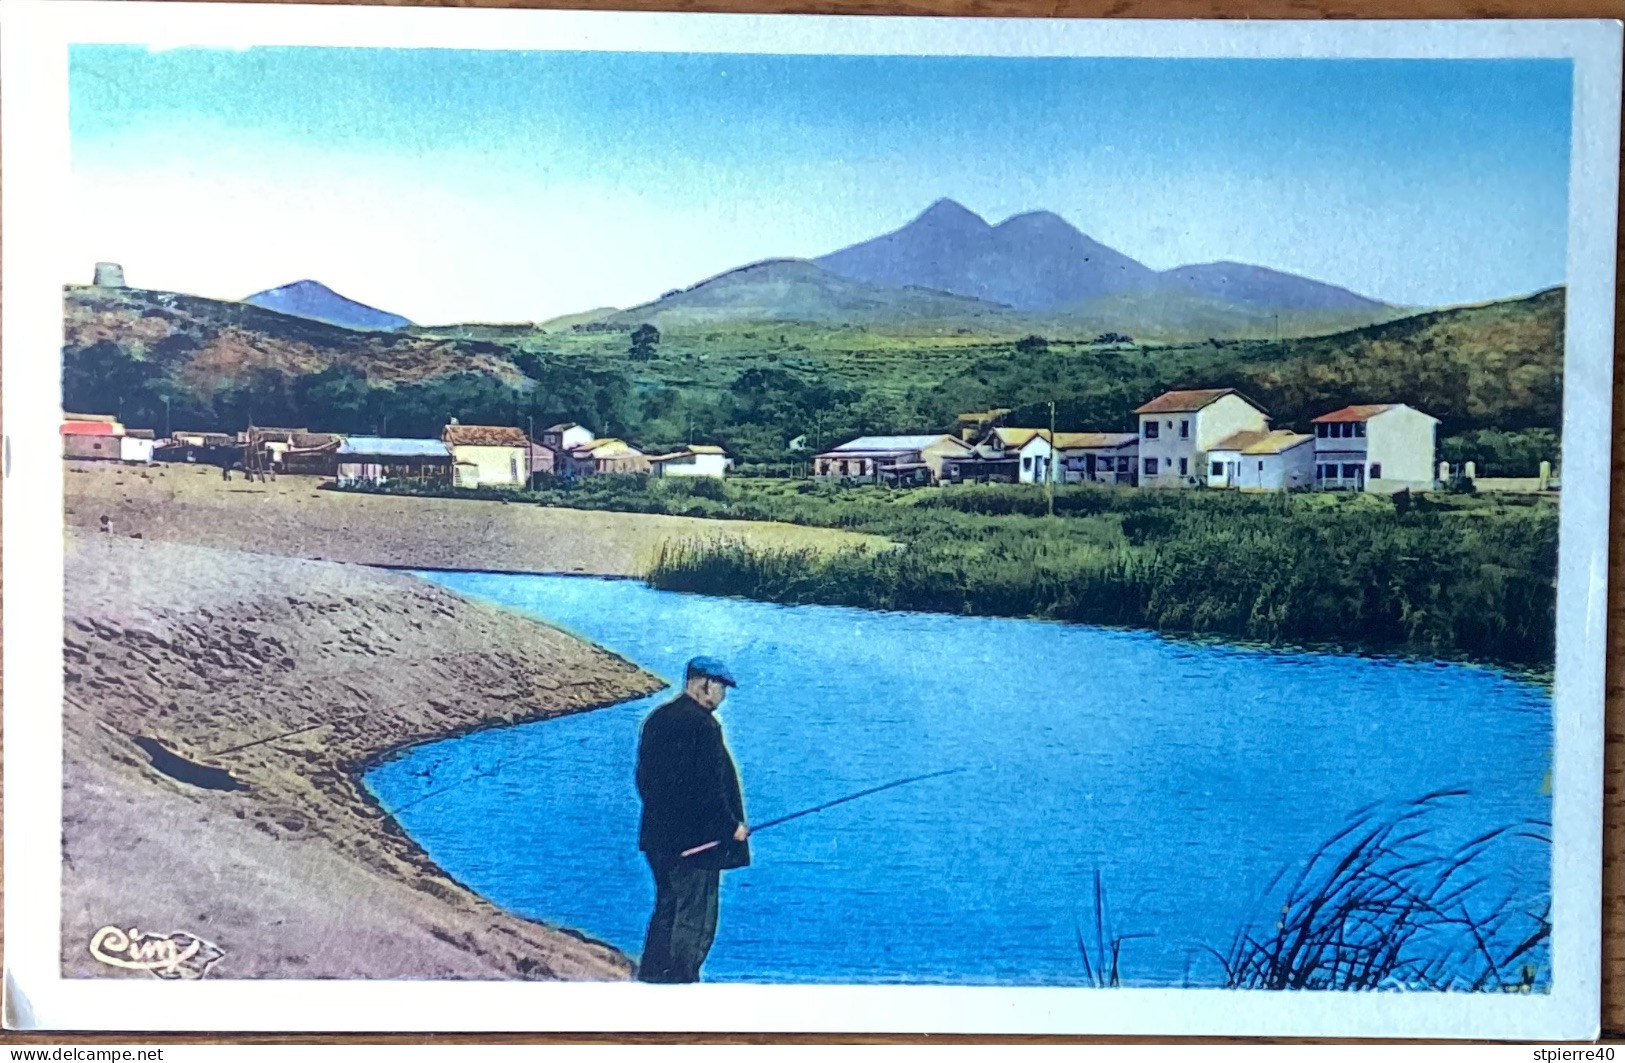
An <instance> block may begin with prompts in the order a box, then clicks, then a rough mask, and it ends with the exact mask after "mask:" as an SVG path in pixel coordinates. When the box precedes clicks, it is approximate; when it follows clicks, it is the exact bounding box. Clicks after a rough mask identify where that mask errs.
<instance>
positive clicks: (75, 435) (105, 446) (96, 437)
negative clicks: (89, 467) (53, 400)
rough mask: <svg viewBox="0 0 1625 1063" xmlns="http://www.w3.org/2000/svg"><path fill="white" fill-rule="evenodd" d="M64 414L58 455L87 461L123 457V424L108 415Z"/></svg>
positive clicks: (110, 459) (111, 459) (113, 459)
mask: <svg viewBox="0 0 1625 1063" xmlns="http://www.w3.org/2000/svg"><path fill="white" fill-rule="evenodd" d="M91 416H92V415H88V414H71V413H70V414H67V415H65V416H64V417H63V420H62V456H63V457H64V458H80V459H89V460H91V461H118V460H119V459H120V458H121V457H122V456H123V446H124V444H123V438H124V426H123V425H121V424H119V423H118V421H116V420H114V419H113V418H111V417H107V418H103V417H100V416H98V417H96V418H95V420H90V419H89V418H90V417H91Z"/></svg>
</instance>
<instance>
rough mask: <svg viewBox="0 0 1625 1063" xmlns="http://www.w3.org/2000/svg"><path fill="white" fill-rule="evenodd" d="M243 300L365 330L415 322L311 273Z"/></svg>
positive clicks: (282, 312) (374, 330)
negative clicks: (362, 300) (337, 288)
mask: <svg viewBox="0 0 1625 1063" xmlns="http://www.w3.org/2000/svg"><path fill="white" fill-rule="evenodd" d="M243 302H245V303H248V304H250V305H252V306H258V307H263V308H264V309H266V310H275V311H276V312H277V313H279V314H288V315H290V316H293V317H303V318H308V319H309V320H311V321H321V322H325V323H326V324H329V325H338V326H339V327H341V328H348V329H356V330H358V331H362V332H393V331H394V330H396V329H402V328H406V327H407V326H408V325H410V324H411V323H412V322H410V321H408V320H407V319H406V318H404V317H401V316H400V315H399V314H391V313H390V312H388V311H387V310H379V309H378V308H377V307H373V306H368V305H367V304H366V303H358V302H356V301H355V300H354V299H347V298H345V297H344V296H342V295H340V294H339V293H338V292H335V291H334V290H333V289H331V288H329V287H328V286H327V285H325V284H323V283H321V282H320V281H314V280H311V279H309V278H308V277H307V278H305V279H303V280H296V281H294V282H293V283H292V284H284V285H282V286H281V287H278V288H267V289H266V290H265V291H263V292H255V293H254V294H253V295H249V296H245V297H244V298H243Z"/></svg>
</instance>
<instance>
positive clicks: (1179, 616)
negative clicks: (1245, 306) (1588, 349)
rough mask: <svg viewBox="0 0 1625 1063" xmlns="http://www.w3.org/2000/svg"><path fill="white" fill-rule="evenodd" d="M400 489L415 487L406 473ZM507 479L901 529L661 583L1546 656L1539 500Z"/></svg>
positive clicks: (692, 548) (1395, 648)
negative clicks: (1049, 507) (838, 549)
mask: <svg viewBox="0 0 1625 1063" xmlns="http://www.w3.org/2000/svg"><path fill="white" fill-rule="evenodd" d="M406 490H411V489H410V488H406ZM503 497H508V498H512V499H515V500H529V501H535V502H539V503H542V504H548V505H560V506H569V507H574V508H580V509H610V510H620V511H626V512H642V513H669V514H677V515H685V516H696V517H718V518H724V519H728V518H734V519H745V520H782V521H789V522H792V523H798V524H809V525H817V526H821V527H833V528H846V529H850V530H854V531H862V532H868V533H871V534H875V535H880V536H884V537H885V538H887V539H889V540H891V541H892V542H895V543H897V544H899V548H896V549H888V550H868V551H851V552H842V553H837V554H828V553H815V552H811V551H793V550H792V551H771V550H767V551H764V550H755V549H750V548H748V547H745V546H742V545H739V544H736V543H730V542H723V543H714V542H706V543H683V544H677V545H675V546H673V547H672V548H670V549H668V550H667V551H665V553H664V554H663V556H662V557H660V558H659V559H658V562H657V564H656V566H655V568H654V571H653V572H652V574H651V575H650V582H651V583H652V584H653V585H654V586H656V587H661V588H664V589H668V590H680V591H694V592H700V593H706V594H720V595H737V596H741V597H747V598H756V599H762V600H766V601H775V602H784V603H816V604H825V605H846V606H857V607H861V608H867V609H897V610H919V611H928V612H944V613H956V614H976V615H990V616H1035V617H1043V618H1048V619H1054V620H1067V621H1079V622H1086V623H1097V624H1114V625H1123V626H1130V627H1145V628H1151V629H1155V630H1158V631H1166V632H1176V633H1182V634H1192V635H1211V636H1222V637H1226V638H1239V639H1247V640H1255V641H1260V642H1267V643H1272V644H1300V645H1320V644H1325V645H1339V646H1349V647H1355V648H1363V649H1371V650H1378V651H1384V652H1399V653H1414V654H1422V655H1427V656H1438V657H1466V658H1475V659H1480V660H1488V661H1498V662H1503V663H1508V664H1513V665H1517V666H1522V667H1528V668H1534V669H1544V668H1547V667H1549V666H1550V664H1551V662H1552V653H1553V645H1554V637H1555V631H1556V614H1555V608H1556V592H1555V581H1556V572H1557V510H1556V507H1555V506H1554V505H1552V504H1551V503H1549V502H1547V501H1546V500H1544V499H1540V498H1535V497H1530V498H1519V499H1515V500H1514V499H1508V500H1489V499H1483V498H1476V497H1472V496H1447V495H1436V496H1435V495H1429V496H1417V497H1415V498H1412V497H1411V496H1410V495H1402V496H1399V497H1397V498H1396V499H1387V498H1379V497H1374V496H1368V495H1274V496H1267V495H1240V494H1235V493H1216V492H1183V491H1129V490H1122V489H1113V488H1105V487H1069V488H1062V489H1059V490H1057V492H1056V495H1055V512H1056V517H1055V518H1053V519H1051V518H1048V517H1046V516H1045V515H1044V514H1045V512H1046V501H1045V496H1044V492H1043V491H1042V490H1041V489H1040V488H1037V487H1031V486H1023V485H1004V486H962V487H948V488H924V489H918V490H912V491H897V490H888V489H885V488H878V487H864V488H838V487H833V486H829V485H824V484H817V483H813V482H811V481H761V480H735V481H729V482H723V481H718V480H692V481H691V480H646V479H643V478H641V477H618V476H617V477H607V476H606V477H593V478H589V479H587V480H583V481H580V482H578V483H573V484H566V483H559V484H556V485H553V486H551V487H548V488H547V489H544V490H540V491H531V492H506V493H503Z"/></svg>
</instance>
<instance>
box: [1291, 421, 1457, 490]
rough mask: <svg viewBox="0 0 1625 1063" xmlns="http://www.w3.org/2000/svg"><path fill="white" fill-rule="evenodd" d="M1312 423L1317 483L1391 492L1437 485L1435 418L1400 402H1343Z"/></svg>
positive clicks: (1324, 487)
mask: <svg viewBox="0 0 1625 1063" xmlns="http://www.w3.org/2000/svg"><path fill="white" fill-rule="evenodd" d="M1311 423H1312V424H1314V426H1315V486H1316V487H1317V488H1320V489H1322V490H1348V491H1376V492H1394V491H1403V490H1407V489H1410V490H1419V491H1428V490H1432V489H1433V487H1434V486H1435V471H1436V469H1437V466H1436V465H1435V464H1434V453H1435V449H1434V448H1435V436H1436V434H1437V429H1438V426H1439V419H1438V418H1436V417H1430V416H1428V415H1427V414H1425V413H1423V412H1422V411H1421V410H1418V409H1414V408H1412V407H1410V406H1407V405H1405V404H1404V403H1402V402H1389V403H1382V404H1379V405H1366V406H1345V407H1343V408H1342V409H1341V410H1333V411H1332V412H1331V413H1324V414H1321V415H1320V416H1319V417H1316V418H1315V419H1314V420H1313V421H1312V422H1311Z"/></svg>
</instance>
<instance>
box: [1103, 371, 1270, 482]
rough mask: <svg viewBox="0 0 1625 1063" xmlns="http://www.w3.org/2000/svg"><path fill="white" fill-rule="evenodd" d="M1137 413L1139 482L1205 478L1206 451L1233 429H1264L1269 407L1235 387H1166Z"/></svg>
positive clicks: (1251, 430) (1267, 427) (1195, 480)
mask: <svg viewBox="0 0 1625 1063" xmlns="http://www.w3.org/2000/svg"><path fill="white" fill-rule="evenodd" d="M1134 413H1135V415H1136V416H1137V417H1139V419H1140V441H1139V448H1140V452H1139V453H1140V486H1141V487H1197V486H1200V485H1202V484H1205V483H1207V479H1208V478H1207V472H1208V468H1207V452H1208V451H1209V450H1212V449H1213V447H1214V446H1216V445H1217V444H1218V443H1219V442H1221V441H1222V440H1224V439H1226V438H1228V437H1229V436H1232V435H1234V434H1236V433H1237V432H1267V431H1269V426H1270V423H1269V413H1268V411H1266V410H1265V409H1264V407H1262V406H1260V405H1259V404H1258V403H1256V402H1254V401H1253V400H1252V399H1249V398H1248V397H1247V396H1245V395H1243V394H1242V393H1241V392H1239V391H1237V390H1236V389H1235V388H1202V389H1197V390H1191V391H1167V392H1164V393H1163V394H1161V395H1158V396H1157V397H1156V398H1154V399H1152V400H1151V401H1150V402H1147V403H1146V404H1145V405H1143V406H1140V407H1139V408H1137V409H1136V410H1135V411H1134Z"/></svg>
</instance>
